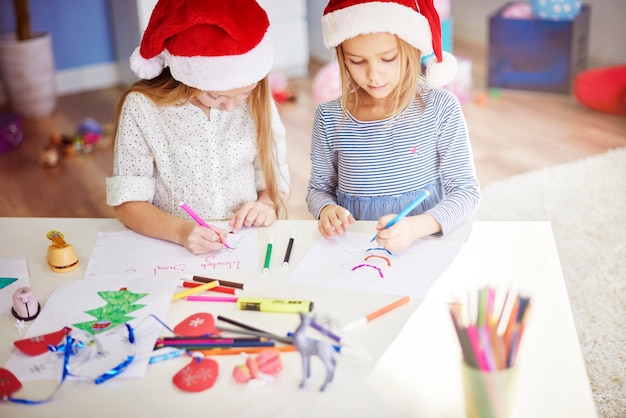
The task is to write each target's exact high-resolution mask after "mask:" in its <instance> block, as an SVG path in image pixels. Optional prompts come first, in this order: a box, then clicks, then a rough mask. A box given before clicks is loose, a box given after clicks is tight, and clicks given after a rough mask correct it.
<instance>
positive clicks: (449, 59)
mask: <svg viewBox="0 0 626 418" xmlns="http://www.w3.org/2000/svg"><path fill="white" fill-rule="evenodd" d="M456 72H457V61H456V58H455V57H454V55H452V54H450V53H449V52H446V51H442V55H441V62H437V59H436V58H435V57H434V56H433V57H432V58H431V59H430V60H429V61H428V62H427V63H426V82H427V83H428V85H429V86H430V87H433V88H439V87H443V86H445V85H446V84H448V83H450V82H451V81H453V80H454V78H455V77H456Z"/></svg>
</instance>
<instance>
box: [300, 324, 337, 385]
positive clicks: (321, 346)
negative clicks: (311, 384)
mask: <svg viewBox="0 0 626 418" xmlns="http://www.w3.org/2000/svg"><path fill="white" fill-rule="evenodd" d="M309 325H311V318H310V317H309V315H307V314H305V313H302V312H301V313H300V325H299V326H298V328H296V330H295V332H294V333H293V335H292V337H293V345H294V346H295V347H296V349H297V350H298V352H299V353H300V355H301V356H302V381H301V382H300V388H304V386H305V385H306V381H307V379H308V378H309V377H311V356H318V357H319V358H320V359H321V360H322V363H324V366H325V367H326V380H325V381H324V384H323V385H322V387H321V388H320V392H323V391H324V390H325V389H326V387H327V386H328V384H329V383H330V382H331V381H332V380H333V376H334V374H335V366H336V365H337V361H336V360H335V353H336V350H335V347H334V346H333V344H331V343H330V342H326V341H320V340H316V339H315V338H310V337H307V336H306V335H305V332H306V329H307V328H308V327H309Z"/></svg>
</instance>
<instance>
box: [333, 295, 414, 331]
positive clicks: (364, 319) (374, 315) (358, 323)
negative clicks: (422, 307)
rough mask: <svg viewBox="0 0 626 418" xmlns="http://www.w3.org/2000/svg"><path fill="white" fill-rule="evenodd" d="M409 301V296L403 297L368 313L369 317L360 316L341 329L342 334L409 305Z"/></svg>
mask: <svg viewBox="0 0 626 418" xmlns="http://www.w3.org/2000/svg"><path fill="white" fill-rule="evenodd" d="M410 301H411V296H404V297H402V298H400V299H398V300H396V301H395V302H393V303H390V304H389V305H387V306H383V307H382V308H380V309H378V310H376V311H374V312H372V313H370V314H369V315H365V316H362V317H360V318H358V319H356V320H354V321H352V322H351V323H349V324H347V325H345V326H344V327H343V328H342V332H344V333H346V332H350V331H352V330H354V329H356V328H358V327H360V326H362V325H365V324H367V323H368V322H370V321H372V320H373V319H375V318H378V317H379V316H381V315H384V314H386V313H387V312H389V311H391V310H393V309H396V308H397V307H399V306H402V305H404V304H406V303H409V302H410Z"/></svg>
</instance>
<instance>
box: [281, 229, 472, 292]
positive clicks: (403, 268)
mask: <svg viewBox="0 0 626 418" xmlns="http://www.w3.org/2000/svg"><path fill="white" fill-rule="evenodd" d="M371 238H372V235H371V234H364V233H353V232H346V233H345V234H343V235H341V236H335V237H333V238H331V239H328V240H327V239H325V238H323V237H321V238H319V240H318V241H317V243H316V244H315V245H314V246H313V248H312V249H311V250H310V251H309V252H308V253H307V254H306V256H305V257H304V258H303V259H302V261H300V263H298V265H297V267H296V268H295V269H294V271H293V273H292V274H291V276H290V277H289V279H288V282H290V283H297V284H301V285H307V286H316V287H326V288H332V289H343V290H351V291H360V292H367V293H380V294H388V295H411V296H412V297H413V298H418V299H420V298H423V297H424V296H425V295H426V293H427V292H428V289H429V288H430V286H431V285H432V283H433V282H434V281H435V280H436V279H437V277H439V276H440V275H441V274H442V273H443V272H444V271H445V270H446V268H448V266H449V265H450V263H452V260H454V257H455V256H456V254H457V253H458V252H459V250H460V248H461V246H462V244H460V243H447V242H443V241H440V240H438V239H436V238H434V239H422V240H417V241H415V242H414V243H413V244H411V246H409V248H407V249H406V250H405V251H404V252H402V253H399V254H389V253H388V252H387V251H386V250H384V249H381V248H380V247H378V245H377V244H376V242H373V243H370V240H371ZM358 266H361V267H358ZM381 276H382V277H381Z"/></svg>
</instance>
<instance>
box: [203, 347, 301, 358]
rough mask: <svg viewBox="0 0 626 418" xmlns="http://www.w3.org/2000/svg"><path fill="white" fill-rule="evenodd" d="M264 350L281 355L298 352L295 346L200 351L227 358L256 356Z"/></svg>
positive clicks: (208, 354) (207, 354)
mask: <svg viewBox="0 0 626 418" xmlns="http://www.w3.org/2000/svg"><path fill="white" fill-rule="evenodd" d="M263 350H276V351H280V352H281V353H286V352H290V351H297V350H296V346H294V345H284V346H283V345H281V346H278V347H241V348H214V349H212V350H198V351H199V352H201V353H202V354H204V355H205V356H226V355H233V354H242V353H246V354H254V353H260V352H261V351H263Z"/></svg>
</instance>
